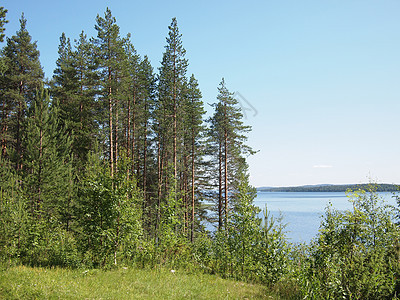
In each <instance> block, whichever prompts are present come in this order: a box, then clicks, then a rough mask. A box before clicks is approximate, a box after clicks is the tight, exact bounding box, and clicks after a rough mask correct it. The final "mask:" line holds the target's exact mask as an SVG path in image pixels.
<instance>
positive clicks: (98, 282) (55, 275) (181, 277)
mask: <svg viewBox="0 0 400 300" xmlns="http://www.w3.org/2000/svg"><path fill="white" fill-rule="evenodd" d="M266 293H267V290H266V288H265V287H264V286H262V285H253V284H248V283H243V282H238V281H233V280H226V279H221V278H220V277H217V276H213V275H207V274H201V273H199V274H187V273H184V272H183V271H179V270H177V271H175V272H171V270H167V269H151V270H149V269H135V268H121V269H117V270H110V271H106V270H97V269H92V270H70V269H61V268H54V269H46V268H30V267H24V266H19V267H13V268H9V269H3V270H0V299H276V298H275V297H272V296H267V294H266Z"/></svg>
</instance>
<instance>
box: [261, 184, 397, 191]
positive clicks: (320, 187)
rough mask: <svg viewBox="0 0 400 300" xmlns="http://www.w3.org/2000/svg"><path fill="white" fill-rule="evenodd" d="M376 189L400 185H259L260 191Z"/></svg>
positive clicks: (392, 188)
mask: <svg viewBox="0 0 400 300" xmlns="http://www.w3.org/2000/svg"><path fill="white" fill-rule="evenodd" d="M371 188H372V189H373V190H376V191H377V192H398V191H399V188H400V186H399V185H396V184H387V183H381V184H369V183H362V184H340V185H335V184H321V185H304V186H289V187H259V188H257V191H258V192H297V193H299V192H304V193H305V192H330V193H332V192H346V191H348V190H352V191H354V190H369V189H371Z"/></svg>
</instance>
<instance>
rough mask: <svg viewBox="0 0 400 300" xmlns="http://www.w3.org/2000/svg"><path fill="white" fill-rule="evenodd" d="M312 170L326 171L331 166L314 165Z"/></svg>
mask: <svg viewBox="0 0 400 300" xmlns="http://www.w3.org/2000/svg"><path fill="white" fill-rule="evenodd" d="M313 168H316V169H328V168H333V166H331V165H314V166H313Z"/></svg>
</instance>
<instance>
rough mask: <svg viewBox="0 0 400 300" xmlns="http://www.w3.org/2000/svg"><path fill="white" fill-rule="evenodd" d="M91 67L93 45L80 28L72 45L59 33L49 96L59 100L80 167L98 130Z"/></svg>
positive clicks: (94, 75)
mask: <svg viewBox="0 0 400 300" xmlns="http://www.w3.org/2000/svg"><path fill="white" fill-rule="evenodd" d="M95 69H96V62H95V58H94V55H93V45H92V44H91V43H90V42H89V41H88V40H87V36H86V35H85V34H84V32H82V33H81V34H80V35H79V39H78V40H76V41H75V49H72V47H71V44H70V41H69V39H67V38H66V37H65V34H62V36H61V38H60V46H59V58H58V60H57V68H56V69H55V70H54V76H53V80H52V89H51V91H52V96H53V98H55V99H57V100H58V102H59V105H60V109H61V111H60V117H61V120H62V122H63V123H64V124H65V125H67V127H68V130H69V132H70V134H71V135H72V136H73V146H72V149H73V153H74V158H75V164H76V165H77V166H78V167H79V168H80V169H82V168H83V165H84V163H85V162H86V156H87V153H88V151H90V150H91V149H92V148H93V145H94V140H95V137H96V136H98V131H99V128H98V122H97V120H96V115H97V105H96V102H95V94H96V92H97V91H96V87H95V82H96V74H95Z"/></svg>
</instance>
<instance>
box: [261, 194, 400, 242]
mask: <svg viewBox="0 0 400 300" xmlns="http://www.w3.org/2000/svg"><path fill="white" fill-rule="evenodd" d="M379 195H380V196H381V197H382V198H383V199H385V201H386V202H387V203H388V204H393V205H395V204H396V201H395V200H394V199H393V198H392V196H393V194H392V193H379ZM329 202H331V203H332V206H333V207H334V208H336V209H339V210H346V209H352V204H351V203H350V202H349V201H348V198H347V197H346V194H345V193H328V192H321V193H320V192H308V193H295V192H258V193H257V198H256V199H255V200H254V204H255V205H256V206H258V207H260V208H261V209H265V205H267V207H268V210H269V211H270V212H271V214H272V215H273V216H279V214H280V213H282V214H283V217H284V218H283V223H285V224H287V227H286V232H287V237H288V239H289V241H290V242H293V243H301V242H306V243H308V242H310V241H311V239H312V238H314V237H315V236H316V235H317V233H318V229H319V225H320V223H321V217H322V215H323V214H324V211H325V207H326V206H327V205H328V204H329Z"/></svg>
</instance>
